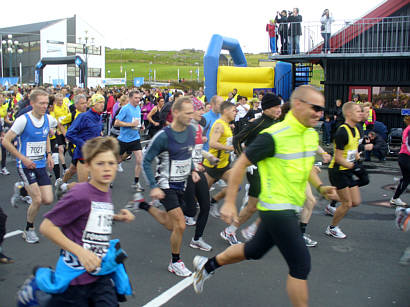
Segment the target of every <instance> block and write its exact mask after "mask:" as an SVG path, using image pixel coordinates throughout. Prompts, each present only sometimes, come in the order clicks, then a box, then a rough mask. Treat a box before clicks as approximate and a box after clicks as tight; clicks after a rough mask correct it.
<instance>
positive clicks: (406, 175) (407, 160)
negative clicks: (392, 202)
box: [393, 154, 410, 199]
mask: <svg viewBox="0 0 410 307" xmlns="http://www.w3.org/2000/svg"><path fill="white" fill-rule="evenodd" d="M399 166H400V169H401V174H402V176H403V177H402V178H401V179H400V183H399V185H398V186H397V189H396V193H394V196H393V198H394V199H396V198H399V197H400V195H401V194H403V192H404V191H406V190H407V186H408V185H409V183H410V156H409V155H406V154H399Z"/></svg>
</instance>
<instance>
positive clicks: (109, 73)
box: [107, 70, 111, 78]
mask: <svg viewBox="0 0 410 307" xmlns="http://www.w3.org/2000/svg"><path fill="white" fill-rule="evenodd" d="M107 73H108V78H111V70H107Z"/></svg>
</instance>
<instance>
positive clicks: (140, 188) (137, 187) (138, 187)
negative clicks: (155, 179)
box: [131, 182, 144, 192]
mask: <svg viewBox="0 0 410 307" xmlns="http://www.w3.org/2000/svg"><path fill="white" fill-rule="evenodd" d="M131 188H133V189H135V192H144V188H143V187H142V186H141V184H140V183H139V182H138V183H134V184H132V185H131Z"/></svg>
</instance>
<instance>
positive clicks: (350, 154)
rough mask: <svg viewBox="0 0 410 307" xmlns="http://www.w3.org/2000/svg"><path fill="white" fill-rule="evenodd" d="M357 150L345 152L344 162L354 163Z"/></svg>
mask: <svg viewBox="0 0 410 307" xmlns="http://www.w3.org/2000/svg"><path fill="white" fill-rule="evenodd" d="M356 153H357V150H349V151H348V152H347V156H346V160H347V161H349V162H354V161H355V160H356Z"/></svg>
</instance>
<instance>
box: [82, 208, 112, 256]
mask: <svg viewBox="0 0 410 307" xmlns="http://www.w3.org/2000/svg"><path fill="white" fill-rule="evenodd" d="M113 216H114V206H113V205H112V204H110V203H105V202H95V201H92V202H91V211H90V215H89V216H88V220H87V225H86V226H85V229H84V232H83V238H82V241H83V247H84V248H86V249H88V250H90V251H92V252H93V253H95V254H97V255H98V256H100V257H103V256H104V255H105V254H106V253H107V251H108V246H109V241H110V237H111V233H112V219H113Z"/></svg>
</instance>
